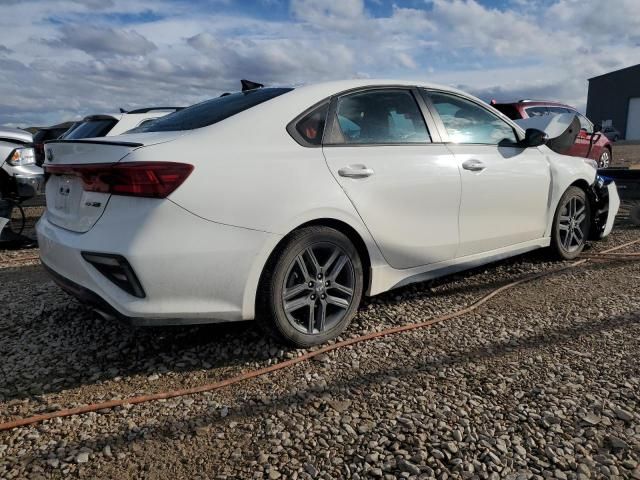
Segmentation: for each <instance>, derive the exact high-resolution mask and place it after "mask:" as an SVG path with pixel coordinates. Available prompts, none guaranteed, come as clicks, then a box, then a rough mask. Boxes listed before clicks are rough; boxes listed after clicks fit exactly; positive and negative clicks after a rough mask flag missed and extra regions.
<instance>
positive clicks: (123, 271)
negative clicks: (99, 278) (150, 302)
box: [82, 252, 146, 298]
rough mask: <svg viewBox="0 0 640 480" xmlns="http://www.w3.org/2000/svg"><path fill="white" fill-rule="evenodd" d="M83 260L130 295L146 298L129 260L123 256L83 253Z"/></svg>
mask: <svg viewBox="0 0 640 480" xmlns="http://www.w3.org/2000/svg"><path fill="white" fill-rule="evenodd" d="M82 258H84V259H85V260H86V261H87V262H89V263H90V264H91V265H93V267H94V268H95V269H96V270H98V271H99V272H100V273H101V274H102V275H104V276H105V277H106V278H107V279H109V280H110V281H111V282H112V283H114V284H115V285H117V286H118V287H120V288H121V289H122V290H124V291H125V292H127V293H128V294H130V295H133V296H134V297H138V298H145V296H146V295H145V293H144V290H143V289H142V285H141V284H140V281H139V280H138V277H136V274H135V272H134V271H133V268H131V265H129V262H127V259H126V258H124V257H123V256H122V255H113V254H110V253H95V252H82Z"/></svg>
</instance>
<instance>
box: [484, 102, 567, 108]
mask: <svg viewBox="0 0 640 480" xmlns="http://www.w3.org/2000/svg"><path fill="white" fill-rule="evenodd" d="M493 105H513V106H515V105H519V106H522V107H540V106H548V107H562V108H570V109H571V110H575V108H574V107H572V106H571V105H567V104H566V103H559V102H547V101H545V100H518V101H517V102H498V103H494V104H493Z"/></svg>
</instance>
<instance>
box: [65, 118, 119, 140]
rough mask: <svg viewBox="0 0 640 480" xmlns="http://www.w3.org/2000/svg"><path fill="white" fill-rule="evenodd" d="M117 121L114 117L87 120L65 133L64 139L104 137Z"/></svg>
mask: <svg viewBox="0 0 640 480" xmlns="http://www.w3.org/2000/svg"><path fill="white" fill-rule="evenodd" d="M116 123H118V122H117V120H115V119H103V120H88V121H86V122H83V123H81V124H80V125H79V126H77V127H76V128H74V129H73V130H72V131H71V132H69V134H66V135H65V137H64V138H65V140H80V139H82V138H95V137H104V136H106V135H107V133H109V132H110V131H111V129H112V128H113V127H114V125H115V124H116Z"/></svg>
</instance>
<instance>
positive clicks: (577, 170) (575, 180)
mask: <svg viewBox="0 0 640 480" xmlns="http://www.w3.org/2000/svg"><path fill="white" fill-rule="evenodd" d="M541 148H542V149H543V153H545V154H546V157H547V160H548V162H549V168H550V172H551V185H550V187H549V204H548V208H549V215H548V222H547V229H546V232H545V236H547V237H550V236H551V231H552V228H553V217H554V215H555V212H556V210H557V208H558V204H559V203H560V198H561V197H562V195H563V194H564V192H566V191H567V189H568V188H569V187H570V186H571V185H578V186H582V187H583V188H584V189H585V191H586V192H587V194H589V190H590V187H591V186H592V185H593V184H594V183H595V181H596V171H595V169H594V168H593V167H591V166H590V165H587V164H586V163H585V161H584V158H581V157H570V156H568V155H560V154H558V153H555V152H553V151H552V150H551V149H549V148H548V147H541Z"/></svg>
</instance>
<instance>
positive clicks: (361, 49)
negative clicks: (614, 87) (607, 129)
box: [0, 0, 640, 125]
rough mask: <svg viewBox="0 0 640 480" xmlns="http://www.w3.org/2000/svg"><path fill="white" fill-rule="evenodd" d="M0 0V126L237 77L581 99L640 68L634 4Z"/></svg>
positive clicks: (108, 107) (221, 87)
mask: <svg viewBox="0 0 640 480" xmlns="http://www.w3.org/2000/svg"><path fill="white" fill-rule="evenodd" d="M496 3H497V2H492V4H496ZM0 4H2V6H3V15H2V16H0V28H2V30H3V33H4V35H3V39H2V45H0V94H1V95H0V98H2V99H3V103H2V106H1V107H0V124H3V123H13V124H22V125H28V124H46V123H56V122H58V121H61V120H66V119H69V118H75V117H77V116H82V115H86V114H90V113H102V112H109V111H114V110H117V108H118V107H123V108H127V109H128V108H135V107H144V106H153V105H157V104H167V103H172V104H176V105H188V104H190V103H195V102H197V101H200V100H203V99H205V98H208V97H212V96H215V95H218V94H220V93H221V92H222V91H229V90H232V89H237V88H238V85H239V84H238V81H239V79H240V78H250V79H253V80H256V81H260V82H261V83H266V84H277V85H291V84H293V85H298V84H302V83H310V82H317V81H322V80H329V79H338V78H354V77H382V78H415V79H417V80H425V81H433V82H438V83H444V84H449V85H453V86H460V87H463V89H466V90H468V91H470V92H471V93H475V94H477V95H479V96H481V97H482V98H485V99H487V100H488V99H490V98H497V99H499V100H502V101H509V100H516V99H518V98H522V97H536V98H548V99H550V100H560V101H564V102H566V103H570V104H574V105H576V106H578V107H583V106H584V104H585V103H586V92H587V78H589V77H592V76H595V75H598V74H601V73H605V72H606V71H611V70H615V69H618V68H622V67H624V66H628V65H630V64H634V63H640V49H639V48H638V45H640V2H638V1H637V0H618V2H617V3H616V8H615V9H614V8H608V9H607V11H606V15H605V14H603V10H602V8H603V3H602V2H601V0H599V1H598V0H580V1H577V0H537V1H525V0H506V1H501V2H499V4H500V8H496V7H489V6H487V4H486V3H485V1H484V0H421V1H417V0H414V1H412V2H405V1H402V2H401V1H397V4H392V3H391V2H380V1H372V0H366V2H365V0H341V1H335V0H256V1H254V2H230V1H229V0H216V1H215V2H212V1H206V2H203V1H199V2H195V1H186V0H154V1H153V2H149V1H148V0H82V1H81V0H20V1H16V0H0ZM407 5H411V7H408V6H407ZM15 18H22V19H25V20H24V21H23V22H21V23H20V24H19V25H18V24H17V23H16V22H15V21H13V20H12V19H15Z"/></svg>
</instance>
